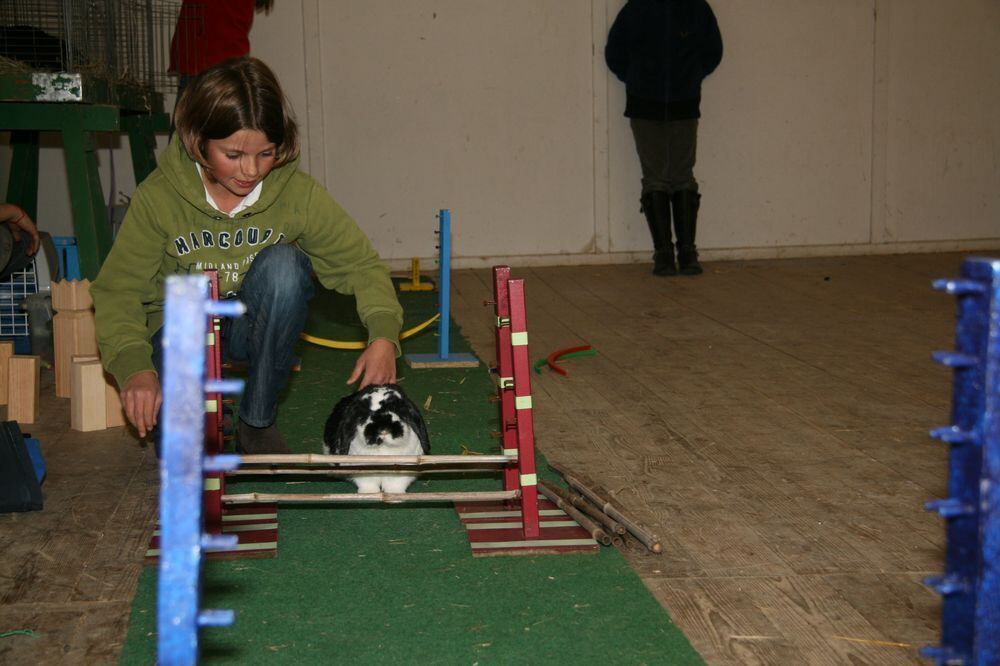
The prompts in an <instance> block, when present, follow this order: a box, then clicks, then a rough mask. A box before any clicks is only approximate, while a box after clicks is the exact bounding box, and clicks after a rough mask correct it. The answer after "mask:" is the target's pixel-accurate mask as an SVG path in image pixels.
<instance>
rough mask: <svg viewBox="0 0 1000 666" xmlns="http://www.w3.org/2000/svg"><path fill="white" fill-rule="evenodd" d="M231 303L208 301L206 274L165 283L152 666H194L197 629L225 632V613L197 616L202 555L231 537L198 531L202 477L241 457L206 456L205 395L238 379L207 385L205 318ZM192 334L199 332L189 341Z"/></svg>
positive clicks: (227, 311) (229, 311) (237, 307)
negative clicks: (222, 629) (219, 628)
mask: <svg viewBox="0 0 1000 666" xmlns="http://www.w3.org/2000/svg"><path fill="white" fill-rule="evenodd" d="M243 310H244V307H243V304H242V303H239V302H237V301H226V302H223V301H212V300H211V299H210V298H209V296H208V278H207V277H205V276H204V275H195V276H179V275H178V276H172V277H169V278H167V284H166V320H165V322H166V323H165V336H164V339H163V352H164V378H163V408H162V413H161V428H162V437H163V447H162V449H163V459H162V460H161V461H160V534H161V536H160V564H159V579H158V581H157V585H158V589H157V604H156V609H157V618H156V623H157V631H158V635H157V655H158V660H157V663H159V664H162V665H166V664H170V665H187V664H195V663H197V661H198V629H199V627H208V626H229V625H230V624H232V623H233V619H234V614H233V612H232V611H230V610H200V609H199V597H200V594H201V561H202V553H203V552H211V551H214V550H232V549H233V548H235V547H236V541H237V540H236V537H235V536H233V535H210V534H205V533H204V532H203V529H202V488H203V486H204V481H203V477H204V473H205V472H210V473H211V472H224V471H229V470H232V469H235V468H236V467H238V466H239V464H240V458H239V456H235V455H215V456H209V457H206V456H205V455H204V443H205V393H206V392H207V393H238V392H240V391H241V390H242V386H243V382H242V381H240V380H235V381H233V380H230V381H224V380H211V381H206V379H205V349H206V345H205V334H204V333H203V331H205V330H206V317H208V316H210V315H219V316H227V315H228V316H238V315H239V314H242V312H243ZM192 331H197V332H198V333H195V334H192Z"/></svg>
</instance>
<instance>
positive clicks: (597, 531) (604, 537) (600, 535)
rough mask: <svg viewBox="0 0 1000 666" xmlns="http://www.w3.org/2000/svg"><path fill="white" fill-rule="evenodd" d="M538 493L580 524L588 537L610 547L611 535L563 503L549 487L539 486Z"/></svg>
mask: <svg viewBox="0 0 1000 666" xmlns="http://www.w3.org/2000/svg"><path fill="white" fill-rule="evenodd" d="M538 492H540V493H542V494H543V495H545V496H546V497H548V498H549V499H550V500H552V502H553V503H554V504H555V505H556V506H557V507H559V508H560V509H562V510H563V511H565V512H566V514H567V515H568V516H569V517H570V518H572V519H573V520H575V521H576V522H578V523H580V527H582V528H583V529H585V530H587V531H588V532H590V536H592V537H594V539H595V540H596V541H598V542H599V543H601V544H603V545H605V546H610V545H611V542H612V539H611V535H609V534H608V533H607V532H605V531H604V530H602V529H601V526H600V525H598V524H597V523H595V522H594V521H592V520H591V519H590V518H588V517H587V516H585V515H583V514H582V513H580V512H579V511H577V510H576V509H574V508H573V505H572V504H570V503H569V502H567V501H565V500H564V499H563V498H562V497H560V496H559V495H558V494H556V493H554V492H552V489H551V488H550V487H548V486H544V485H539V486H538Z"/></svg>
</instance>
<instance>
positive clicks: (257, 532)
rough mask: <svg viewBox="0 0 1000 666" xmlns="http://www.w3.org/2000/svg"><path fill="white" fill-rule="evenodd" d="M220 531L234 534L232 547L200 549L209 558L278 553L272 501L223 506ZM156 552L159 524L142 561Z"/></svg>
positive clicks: (155, 556) (153, 557) (154, 558)
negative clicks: (215, 550) (218, 549)
mask: <svg viewBox="0 0 1000 666" xmlns="http://www.w3.org/2000/svg"><path fill="white" fill-rule="evenodd" d="M222 533H223V534H235V535H236V537H237V538H238V539H239V543H238V544H237V546H236V549H235V550H223V551H219V552H204V553H203V554H202V557H204V558H205V559H209V560H235V559H243V558H263V557H274V556H276V555H277V554H278V507H277V505H275V504H242V505H240V506H227V507H225V510H224V512H223V514H222ZM159 556H160V530H159V525H157V529H156V531H155V532H153V538H152V539H150V541H149V549H148V550H147V551H146V564H155V563H156V562H157V561H158V559H159Z"/></svg>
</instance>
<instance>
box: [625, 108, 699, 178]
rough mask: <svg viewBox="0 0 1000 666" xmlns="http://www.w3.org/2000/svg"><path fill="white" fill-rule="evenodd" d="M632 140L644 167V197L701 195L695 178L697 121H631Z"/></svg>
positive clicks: (636, 119) (633, 119) (695, 119)
mask: <svg viewBox="0 0 1000 666" xmlns="http://www.w3.org/2000/svg"><path fill="white" fill-rule="evenodd" d="M631 125H632V136H633V137H634V138H635V150H636V152H637V153H638V154H639V163H640V164H641V166H642V193H643V194H646V193H647V192H669V193H671V194H672V193H674V192H680V191H681V190H694V191H695V192H697V191H698V181H696V180H695V178H694V162H695V154H696V153H697V150H698V119H697V118H692V119H690V120H642V119H640V118H632V119H631Z"/></svg>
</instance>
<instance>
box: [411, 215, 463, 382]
mask: <svg viewBox="0 0 1000 666" xmlns="http://www.w3.org/2000/svg"><path fill="white" fill-rule="evenodd" d="M438 223H439V227H438V269H439V275H438V305H439V312H440V313H441V318H440V319H438V353H437V354H407V355H406V362H407V363H408V364H409V365H410V367H411V368H475V367H477V366H478V365H479V359H477V358H476V357H475V356H473V355H472V354H453V353H451V352H449V350H448V349H449V345H450V340H449V335H450V328H449V327H450V326H451V211H450V210H448V209H447V208H442V209H441V210H440V211H439V212H438Z"/></svg>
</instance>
